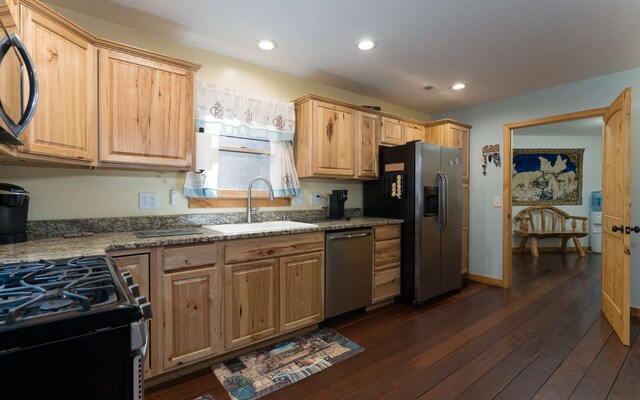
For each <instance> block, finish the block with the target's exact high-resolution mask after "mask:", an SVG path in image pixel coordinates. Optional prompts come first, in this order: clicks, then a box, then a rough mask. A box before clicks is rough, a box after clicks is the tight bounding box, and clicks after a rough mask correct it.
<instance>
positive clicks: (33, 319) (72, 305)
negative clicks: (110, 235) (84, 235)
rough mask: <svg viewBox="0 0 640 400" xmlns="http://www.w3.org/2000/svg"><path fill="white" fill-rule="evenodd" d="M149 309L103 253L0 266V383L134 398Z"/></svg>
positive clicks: (24, 390)
mask: <svg viewBox="0 0 640 400" xmlns="http://www.w3.org/2000/svg"><path fill="white" fill-rule="evenodd" d="M149 318H151V306H150V304H149V302H148V301H147V299H146V298H144V297H143V296H140V293H139V291H138V288H137V285H135V283H134V282H133V280H132V278H131V275H128V274H126V273H125V275H124V276H123V275H120V274H119V273H118V272H117V269H116V267H115V265H114V264H113V263H112V262H111V260H110V259H109V258H108V257H86V258H76V259H72V260H65V261H57V262H56V261H41V262H36V263H13V264H0V387H4V388H7V387H15V388H19V392H18V393H20V397H19V398H23V399H35V398H55V399H87V400H89V399H96V400H98V399H99V400H102V399H105V400H106V399H110V400H115V399H141V398H142V397H143V387H142V381H143V366H144V357H145V355H146V348H147V342H148V333H147V324H146V322H145V320H147V319H149Z"/></svg>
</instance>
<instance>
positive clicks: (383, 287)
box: [371, 225, 400, 303]
mask: <svg viewBox="0 0 640 400" xmlns="http://www.w3.org/2000/svg"><path fill="white" fill-rule="evenodd" d="M373 233H374V238H375V242H374V248H375V250H374V266H373V294H372V300H371V301H372V303H377V302H380V301H383V300H388V299H392V298H394V297H396V296H398V295H400V225H386V226H376V227H375V228H374V230H373Z"/></svg>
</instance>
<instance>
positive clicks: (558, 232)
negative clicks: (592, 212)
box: [514, 206, 589, 257]
mask: <svg viewBox="0 0 640 400" xmlns="http://www.w3.org/2000/svg"><path fill="white" fill-rule="evenodd" d="M569 220H571V227H570V228H567V222H569ZM587 220H588V218H587V217H577V216H573V215H569V214H567V213H566V212H564V211H562V210H560V209H559V208H556V207H551V206H533V207H527V208H525V209H524V210H522V211H520V212H519V213H518V215H516V217H515V222H516V223H517V225H518V227H517V229H515V230H514V234H515V235H516V236H518V237H520V238H521V239H520V252H521V253H523V252H524V251H525V248H526V245H527V240H529V239H531V254H532V255H533V256H534V257H539V253H538V239H547V238H558V239H562V247H561V248H560V251H561V252H563V253H564V252H565V251H567V241H568V240H569V239H573V244H574V245H575V246H576V250H577V251H578V254H580V257H584V255H585V252H584V249H583V248H582V245H581V244H580V240H579V239H580V238H582V237H585V236H587V235H588V234H589V232H588V231H587ZM578 221H582V224H581V228H582V229H581V230H580V231H578V230H577V229H578Z"/></svg>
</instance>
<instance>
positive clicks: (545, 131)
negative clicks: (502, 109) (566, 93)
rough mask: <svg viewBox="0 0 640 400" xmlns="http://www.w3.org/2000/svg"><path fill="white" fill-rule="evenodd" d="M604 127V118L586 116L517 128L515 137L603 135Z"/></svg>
mask: <svg viewBox="0 0 640 400" xmlns="http://www.w3.org/2000/svg"><path fill="white" fill-rule="evenodd" d="M602 128H603V122H602V118H600V117H598V118H585V119H578V120H575V121H567V122H559V123H556V124H548V125H540V126H532V127H529V128H520V129H516V130H515V135H514V138H517V137H518V135H521V134H525V135H536V136H554V135H562V136H575V137H576V138H580V137H585V136H602ZM514 140H515V139H514Z"/></svg>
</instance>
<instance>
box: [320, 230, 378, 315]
mask: <svg viewBox="0 0 640 400" xmlns="http://www.w3.org/2000/svg"><path fill="white" fill-rule="evenodd" d="M325 244H326V260H325V261H326V262H325V266H326V267H325V318H330V317H335V316H336V315H340V314H344V313H346V312H349V311H353V310H356V309H358V308H362V307H366V306H368V305H369V304H371V290H372V289H371V288H372V279H373V278H372V276H373V273H372V271H373V235H372V231H371V228H368V229H355V230H348V231H336V232H327V233H326V235H325Z"/></svg>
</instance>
